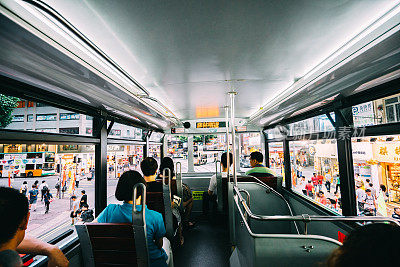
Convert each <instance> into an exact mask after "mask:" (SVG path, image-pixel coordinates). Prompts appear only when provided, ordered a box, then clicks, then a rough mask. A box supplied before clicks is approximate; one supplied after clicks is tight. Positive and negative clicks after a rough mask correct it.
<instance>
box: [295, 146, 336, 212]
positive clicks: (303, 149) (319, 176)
mask: <svg viewBox="0 0 400 267" xmlns="http://www.w3.org/2000/svg"><path fill="white" fill-rule="evenodd" d="M289 148H290V159H291V177H290V178H291V179H292V188H293V190H294V191H296V192H298V193H300V194H302V195H304V196H305V197H307V198H309V199H311V200H313V201H314V202H316V203H318V204H319V205H323V206H324V207H326V208H329V209H331V210H332V211H335V212H337V213H339V214H341V193H340V177H339V164H338V155H337V144H336V140H335V139H324V140H306V141H293V142H290V145H289Z"/></svg>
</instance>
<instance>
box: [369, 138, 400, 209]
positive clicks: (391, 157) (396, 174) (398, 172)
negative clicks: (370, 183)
mask: <svg viewBox="0 0 400 267" xmlns="http://www.w3.org/2000/svg"><path fill="white" fill-rule="evenodd" d="M372 146H373V155H374V157H373V160H374V161H375V162H376V164H377V166H378V172H379V176H380V179H379V180H380V183H381V184H384V185H386V187H387V188H388V192H389V202H391V203H396V204H400V144H399V143H398V142H397V143H396V142H390V143H389V142H387V143H376V144H373V145H372Z"/></svg>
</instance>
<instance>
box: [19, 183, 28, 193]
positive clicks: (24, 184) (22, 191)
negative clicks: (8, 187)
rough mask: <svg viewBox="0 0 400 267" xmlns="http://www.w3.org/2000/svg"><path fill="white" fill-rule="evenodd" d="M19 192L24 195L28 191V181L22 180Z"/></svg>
mask: <svg viewBox="0 0 400 267" xmlns="http://www.w3.org/2000/svg"><path fill="white" fill-rule="evenodd" d="M19 192H20V193H21V194H23V195H24V196H26V193H28V182H27V181H24V182H23V183H22V185H21V189H20V190H19Z"/></svg>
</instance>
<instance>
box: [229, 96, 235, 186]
mask: <svg viewBox="0 0 400 267" xmlns="http://www.w3.org/2000/svg"><path fill="white" fill-rule="evenodd" d="M235 95H237V92H235V91H231V92H229V96H230V97H231V131H232V132H231V133H232V154H233V158H232V173H233V183H234V184H235V186H237V175H236V157H235V153H236V140H235Z"/></svg>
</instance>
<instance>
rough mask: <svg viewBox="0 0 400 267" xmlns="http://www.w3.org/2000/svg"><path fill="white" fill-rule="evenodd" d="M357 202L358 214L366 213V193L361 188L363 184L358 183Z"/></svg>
mask: <svg viewBox="0 0 400 267" xmlns="http://www.w3.org/2000/svg"><path fill="white" fill-rule="evenodd" d="M356 188H357V189H356V200H357V208H358V214H360V213H361V212H363V211H364V203H365V192H364V190H363V189H362V188H361V182H357V183H356Z"/></svg>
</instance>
